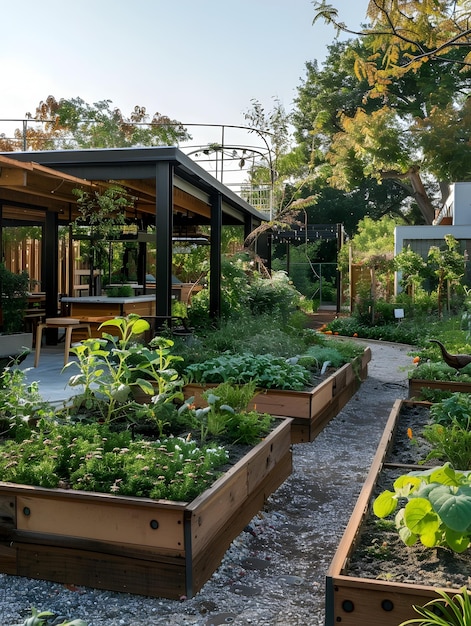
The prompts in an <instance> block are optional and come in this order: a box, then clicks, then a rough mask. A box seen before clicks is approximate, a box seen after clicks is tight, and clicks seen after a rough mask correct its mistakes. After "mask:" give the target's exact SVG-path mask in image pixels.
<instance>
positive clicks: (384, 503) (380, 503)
mask: <svg viewBox="0 0 471 626" xmlns="http://www.w3.org/2000/svg"><path fill="white" fill-rule="evenodd" d="M396 506H397V498H396V495H395V493H394V492H392V491H389V490H386V491H383V493H381V494H380V495H379V496H378V497H377V498H376V500H375V501H374V502H373V513H374V514H375V515H376V517H387V516H388V515H390V514H391V513H393V512H394V511H395V509H396Z"/></svg>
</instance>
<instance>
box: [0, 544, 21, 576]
mask: <svg viewBox="0 0 471 626" xmlns="http://www.w3.org/2000/svg"><path fill="white" fill-rule="evenodd" d="M0 572H2V573H3V574H11V575H14V574H17V573H18V571H17V563H16V549H15V548H14V547H13V546H12V545H11V542H8V543H6V544H5V543H0Z"/></svg>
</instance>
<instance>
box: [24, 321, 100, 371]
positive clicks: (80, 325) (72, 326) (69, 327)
mask: <svg viewBox="0 0 471 626" xmlns="http://www.w3.org/2000/svg"><path fill="white" fill-rule="evenodd" d="M45 328H46V329H47V328H56V329H58V328H63V329H64V330H65V345H64V365H67V363H68V361H69V352H70V345H71V343H72V333H73V332H74V331H75V330H83V329H85V330H86V331H87V332H88V336H89V337H91V334H92V333H91V328H90V324H89V323H87V322H82V321H80V320H79V319H76V318H73V317H49V318H47V319H46V321H45V322H42V323H41V324H38V326H37V329H36V346H35V353H34V367H37V366H38V363H39V356H40V354H41V344H42V338H43V330H44V329H45Z"/></svg>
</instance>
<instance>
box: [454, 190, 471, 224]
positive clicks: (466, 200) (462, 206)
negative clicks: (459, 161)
mask: <svg viewBox="0 0 471 626" xmlns="http://www.w3.org/2000/svg"><path fill="white" fill-rule="evenodd" d="M450 196H451V197H452V198H453V214H452V215H453V225H455V226H463V225H468V224H471V183H454V184H453V185H451V193H450Z"/></svg>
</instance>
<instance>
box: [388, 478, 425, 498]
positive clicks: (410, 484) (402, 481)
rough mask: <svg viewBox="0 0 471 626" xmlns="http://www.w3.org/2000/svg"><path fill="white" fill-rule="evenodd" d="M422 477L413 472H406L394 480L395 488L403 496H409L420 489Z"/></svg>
mask: <svg viewBox="0 0 471 626" xmlns="http://www.w3.org/2000/svg"><path fill="white" fill-rule="evenodd" d="M421 484H422V479H421V478H419V477H418V476H414V475H412V474H404V475H402V476H399V478H397V479H396V480H395V481H394V490H395V491H396V494H397V495H398V496H401V497H404V498H405V497H407V496H408V495H409V494H410V493H411V492H412V491H414V490H415V489H418V488H419V487H420V485H421Z"/></svg>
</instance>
